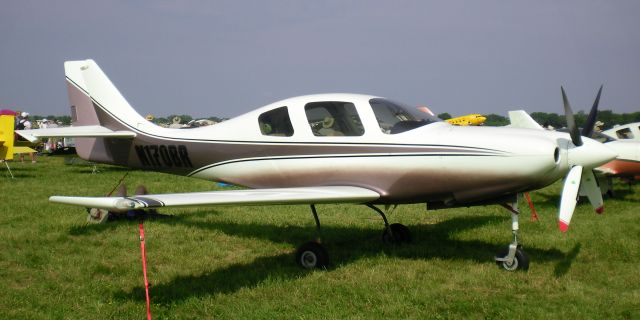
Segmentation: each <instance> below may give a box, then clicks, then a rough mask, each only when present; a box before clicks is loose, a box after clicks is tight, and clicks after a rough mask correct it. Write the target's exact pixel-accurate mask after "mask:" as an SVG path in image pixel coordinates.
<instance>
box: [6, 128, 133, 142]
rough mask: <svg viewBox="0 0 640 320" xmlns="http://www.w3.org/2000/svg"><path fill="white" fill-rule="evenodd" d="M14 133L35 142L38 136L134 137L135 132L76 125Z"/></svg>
mask: <svg viewBox="0 0 640 320" xmlns="http://www.w3.org/2000/svg"><path fill="white" fill-rule="evenodd" d="M16 133H17V134H19V135H21V136H22V137H24V138H25V139H27V140H29V141H31V142H32V143H33V142H36V141H37V140H38V139H39V138H67V137H68V138H81V137H86V138H97V137H110V138H125V139H126V138H134V137H135V136H136V133H135V132H133V131H113V130H111V129H109V128H106V127H102V126H78V127H64V128H48V129H33V130H16Z"/></svg>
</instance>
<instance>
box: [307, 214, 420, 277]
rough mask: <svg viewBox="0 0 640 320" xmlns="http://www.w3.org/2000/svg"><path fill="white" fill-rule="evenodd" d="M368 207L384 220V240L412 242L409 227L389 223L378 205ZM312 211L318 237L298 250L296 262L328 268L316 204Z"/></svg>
mask: <svg viewBox="0 0 640 320" xmlns="http://www.w3.org/2000/svg"><path fill="white" fill-rule="evenodd" d="M367 207H369V208H371V209H373V210H374V211H375V212H377V213H378V214H380V216H381V217H382V220H384V226H385V228H384V231H383V232H382V241H383V242H384V243H386V244H394V245H399V244H402V243H409V242H411V232H410V231H409V228H407V227H406V226H405V225H403V224H400V223H394V224H389V221H388V220H387V217H386V215H385V214H384V212H382V210H380V209H378V208H377V207H375V206H373V205H371V204H367ZM311 213H313V218H314V219H315V221H316V232H317V237H316V240H315V241H309V242H307V243H305V244H303V245H301V246H300V247H298V249H297V250H296V254H295V259H296V263H297V264H298V265H300V266H301V267H302V268H305V269H315V268H319V269H326V268H327V267H328V266H329V254H328V253H327V249H325V248H324V246H323V245H322V234H321V231H322V230H321V229H320V219H319V218H318V212H317V211H316V207H315V205H311Z"/></svg>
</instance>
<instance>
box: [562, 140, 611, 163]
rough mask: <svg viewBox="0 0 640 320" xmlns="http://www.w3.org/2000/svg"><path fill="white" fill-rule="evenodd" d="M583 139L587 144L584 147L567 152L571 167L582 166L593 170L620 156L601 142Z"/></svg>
mask: <svg viewBox="0 0 640 320" xmlns="http://www.w3.org/2000/svg"><path fill="white" fill-rule="evenodd" d="M583 139H584V140H585V141H584V142H585V143H584V144H583V145H582V146H579V147H574V148H570V149H568V150H567V151H568V152H567V157H568V163H569V165H570V166H582V167H584V168H589V169H593V168H595V167H598V166H600V165H602V164H605V163H607V162H609V161H611V160H613V159H615V158H616V157H617V156H618V153H616V152H615V151H613V150H612V149H611V148H609V147H607V146H606V145H604V144H602V143H600V142H597V141H595V140H591V139H588V138H583Z"/></svg>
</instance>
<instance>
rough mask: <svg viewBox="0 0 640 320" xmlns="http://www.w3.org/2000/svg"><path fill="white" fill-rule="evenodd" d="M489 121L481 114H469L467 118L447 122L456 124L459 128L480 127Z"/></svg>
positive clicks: (452, 119)
mask: <svg viewBox="0 0 640 320" xmlns="http://www.w3.org/2000/svg"><path fill="white" fill-rule="evenodd" d="M486 120H487V117H485V116H483V115H481V114H476V113H473V114H468V115H466V116H461V117H456V118H451V119H447V120H445V121H446V122H449V123H451V124H455V125H458V126H479V125H481V124H483V123H484V122H485V121H486Z"/></svg>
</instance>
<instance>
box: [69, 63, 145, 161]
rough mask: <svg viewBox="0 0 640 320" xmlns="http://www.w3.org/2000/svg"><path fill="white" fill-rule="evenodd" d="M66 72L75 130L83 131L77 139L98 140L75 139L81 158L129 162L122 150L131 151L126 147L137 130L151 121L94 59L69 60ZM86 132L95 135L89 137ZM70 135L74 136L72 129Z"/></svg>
mask: <svg viewBox="0 0 640 320" xmlns="http://www.w3.org/2000/svg"><path fill="white" fill-rule="evenodd" d="M64 69H65V75H66V79H67V91H68V94H69V102H70V104H71V121H72V124H73V125H74V128H75V130H79V131H80V132H82V134H81V135H75V136H76V137H95V138H77V139H76V151H77V153H78V155H79V156H80V157H82V158H84V159H87V160H91V161H97V162H105V163H115V164H121V163H126V161H127V159H126V158H127V157H128V155H127V154H123V153H122V151H121V150H128V149H130V148H128V147H127V146H130V145H131V143H132V140H131V139H130V138H133V137H135V135H136V134H135V129H136V128H141V127H143V126H147V125H149V122H148V121H147V120H145V119H144V118H143V117H142V116H141V115H140V114H138V113H137V112H136V111H135V110H134V109H133V108H132V107H131V105H129V103H128V102H127V100H126V99H125V98H124V97H123V96H122V94H121V93H120V91H118V89H117V88H116V87H115V86H114V85H113V83H112V82H111V81H110V80H109V78H108V77H107V76H106V74H105V73H104V72H103V71H102V69H100V67H99V66H98V64H96V63H95V62H94V61H93V60H83V61H67V62H65V63H64ZM87 130H89V131H91V132H95V134H87V133H86V131H87ZM69 133H70V135H68V136H73V135H72V134H73V133H72V132H71V129H70V130H69ZM75 134H77V133H75ZM122 138H125V139H122ZM127 138H128V139H127Z"/></svg>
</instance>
